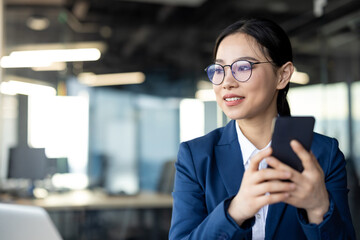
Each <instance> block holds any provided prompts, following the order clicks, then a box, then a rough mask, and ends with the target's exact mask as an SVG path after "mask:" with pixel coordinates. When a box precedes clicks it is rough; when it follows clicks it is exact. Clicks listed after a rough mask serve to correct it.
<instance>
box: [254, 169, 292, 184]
mask: <svg viewBox="0 0 360 240" xmlns="http://www.w3.org/2000/svg"><path fill="white" fill-rule="evenodd" d="M290 178H291V172H290V171H284V170H278V169H275V168H265V169H262V170H260V171H258V172H256V173H255V174H254V178H253V179H254V182H256V183H261V182H265V181H271V180H287V179H290Z"/></svg>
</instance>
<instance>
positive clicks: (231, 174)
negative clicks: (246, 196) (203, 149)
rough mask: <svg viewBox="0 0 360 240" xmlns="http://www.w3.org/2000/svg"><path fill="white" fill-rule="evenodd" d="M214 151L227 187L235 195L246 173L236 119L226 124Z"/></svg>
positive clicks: (230, 193) (229, 192)
mask: <svg viewBox="0 0 360 240" xmlns="http://www.w3.org/2000/svg"><path fill="white" fill-rule="evenodd" d="M214 151H215V159H216V163H217V167H218V169H219V172H220V176H221V178H222V180H223V182H224V185H225V188H226V190H227V192H228V194H229V196H233V195H235V194H236V193H237V192H238V191H239V187H240V183H241V180H242V177H243V175H244V164H243V159H242V154H241V149H240V146H239V142H238V139H237V134H236V129H235V122H234V121H230V122H229V123H228V124H227V125H226V127H225V128H224V131H223V134H222V136H221V138H220V141H219V142H218V145H217V146H215V150H214Z"/></svg>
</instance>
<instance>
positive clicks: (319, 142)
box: [312, 132, 339, 150]
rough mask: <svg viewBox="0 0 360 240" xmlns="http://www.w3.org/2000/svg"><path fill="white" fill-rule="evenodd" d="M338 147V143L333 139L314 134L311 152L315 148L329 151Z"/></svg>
mask: <svg viewBox="0 0 360 240" xmlns="http://www.w3.org/2000/svg"><path fill="white" fill-rule="evenodd" d="M338 146H339V142H338V141H337V140H336V139H335V138H332V137H328V136H325V135H322V134H320V133H316V132H314V136H313V143H312V150H314V149H316V148H320V149H322V148H325V149H329V148H334V147H336V148H338Z"/></svg>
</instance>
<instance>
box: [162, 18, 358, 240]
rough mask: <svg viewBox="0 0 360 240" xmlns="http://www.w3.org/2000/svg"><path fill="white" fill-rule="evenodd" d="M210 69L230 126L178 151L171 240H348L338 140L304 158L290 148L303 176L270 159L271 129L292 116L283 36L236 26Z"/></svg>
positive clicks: (320, 141) (264, 27)
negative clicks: (277, 121)
mask: <svg viewBox="0 0 360 240" xmlns="http://www.w3.org/2000/svg"><path fill="white" fill-rule="evenodd" d="M214 59H215V61H214V64H212V65H210V66H209V67H207V68H206V72H207V74H208V77H209V79H210V81H211V82H212V83H213V88H214V92H215V94H216V101H217V103H218V105H219V106H220V107H221V108H222V110H223V111H224V113H225V114H226V115H227V116H228V117H229V118H231V119H232V121H230V122H229V123H228V124H227V126H226V127H224V128H219V129H216V130H214V131H213V132H211V133H209V134H207V135H205V136H203V137H200V138H198V139H194V140H191V141H188V142H184V143H182V144H181V145H180V150H179V154H178V160H177V162H176V178H175V186H174V192H173V198H174V203H173V216H172V223H171V229H170V235H169V238H170V239H171V240H175V239H197V240H199V239H207V240H208V239H355V234H354V229H353V226H352V222H351V216H350V212H349V208H348V199H347V193H348V190H347V185H346V184H347V183H346V171H345V161H344V156H343V154H342V153H341V152H340V150H339V148H338V142H337V141H336V140H335V139H332V138H328V137H325V136H322V135H320V134H316V133H314V137H313V143H312V147H311V152H307V151H306V150H305V149H304V148H303V147H302V146H301V144H299V143H298V142H297V141H294V140H293V141H292V142H291V146H292V148H293V150H294V152H295V153H296V154H297V155H298V156H299V158H300V159H301V161H302V164H303V166H304V171H303V172H301V173H300V172H297V171H296V170H294V169H292V168H290V167H288V166H287V165H285V164H283V163H281V162H280V161H279V160H277V159H275V158H274V157H272V156H271V151H272V150H271V147H270V143H271V135H272V132H271V125H272V121H273V119H274V118H275V117H277V116H279V115H280V116H290V109H289V105H288V103H287V100H286V94H287V91H288V89H289V81H290V78H291V75H292V73H293V71H294V66H293V63H292V50H291V44H290V41H289V39H288V37H287V35H286V34H285V32H284V31H283V30H282V29H281V28H280V27H279V26H278V25H276V24H275V23H273V22H271V21H269V20H264V19H249V20H241V21H238V22H236V23H234V24H232V25H230V26H229V27H228V28H226V29H225V30H224V31H223V32H222V33H221V34H220V36H219V37H218V39H217V41H216V45H215V48H214ZM267 166H271V168H268V167H267ZM284 180H286V181H284Z"/></svg>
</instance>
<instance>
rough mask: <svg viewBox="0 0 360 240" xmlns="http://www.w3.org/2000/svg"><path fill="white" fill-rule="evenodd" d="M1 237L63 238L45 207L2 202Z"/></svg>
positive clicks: (44, 239)
mask: <svg viewBox="0 0 360 240" xmlns="http://www.w3.org/2000/svg"><path fill="white" fill-rule="evenodd" d="M0 239H6V240H21V239H37V240H61V239H62V238H61V236H60V234H59V232H58V231H57V229H56V227H55V225H54V224H53V222H52V221H51V219H50V217H49V215H48V213H47V212H46V211H45V210H44V209H43V208H40V207H35V206H23V205H16V204H4V203H0Z"/></svg>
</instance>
